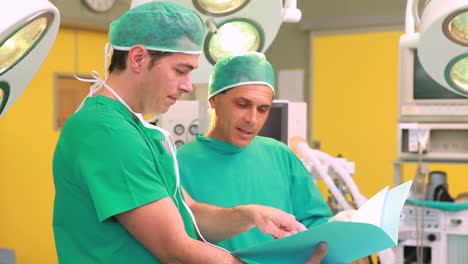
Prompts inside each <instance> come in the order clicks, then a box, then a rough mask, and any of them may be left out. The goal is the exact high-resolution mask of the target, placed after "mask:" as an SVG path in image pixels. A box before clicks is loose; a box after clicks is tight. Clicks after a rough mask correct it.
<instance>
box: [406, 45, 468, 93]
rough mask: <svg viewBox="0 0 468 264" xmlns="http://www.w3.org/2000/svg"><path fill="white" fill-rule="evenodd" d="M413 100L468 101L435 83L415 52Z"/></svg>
mask: <svg viewBox="0 0 468 264" xmlns="http://www.w3.org/2000/svg"><path fill="white" fill-rule="evenodd" d="M413 87H414V92H413V99H415V100H419V99H425V100H431V99H468V98H467V97H464V96H461V95H459V94H457V93H454V92H452V91H450V90H448V89H446V88H444V87H443V86H442V85H440V84H439V83H438V82H436V81H434V80H433V79H432V78H431V77H430V76H429V74H427V72H426V71H425V70H424V68H423V67H422V65H421V62H420V61H419V58H418V54H417V52H416V51H415V52H414V78H413Z"/></svg>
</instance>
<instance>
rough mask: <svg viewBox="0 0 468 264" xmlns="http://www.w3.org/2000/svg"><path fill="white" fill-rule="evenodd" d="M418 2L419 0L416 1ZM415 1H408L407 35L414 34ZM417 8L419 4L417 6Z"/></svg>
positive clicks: (406, 14)
mask: <svg viewBox="0 0 468 264" xmlns="http://www.w3.org/2000/svg"><path fill="white" fill-rule="evenodd" d="M414 1H417V0H414ZM414 1H413V0H408V2H406V12H405V34H413V33H414V14H413V6H414ZM416 6H417V4H416Z"/></svg>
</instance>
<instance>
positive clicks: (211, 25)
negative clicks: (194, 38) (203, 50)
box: [205, 17, 218, 34]
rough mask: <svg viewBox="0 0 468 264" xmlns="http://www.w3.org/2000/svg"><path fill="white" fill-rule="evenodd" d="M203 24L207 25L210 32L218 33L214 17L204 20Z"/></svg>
mask: <svg viewBox="0 0 468 264" xmlns="http://www.w3.org/2000/svg"><path fill="white" fill-rule="evenodd" d="M205 25H206V26H207V27H208V29H209V30H210V32H211V33H213V34H216V33H218V27H217V26H216V21H215V20H214V18H212V17H210V18H208V19H207V20H206V21H205Z"/></svg>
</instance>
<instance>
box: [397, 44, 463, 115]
mask: <svg viewBox="0 0 468 264" xmlns="http://www.w3.org/2000/svg"><path fill="white" fill-rule="evenodd" d="M399 93H400V94H399V96H400V98H399V100H400V102H399V121H400V122H432V123H452V122H455V123H457V122H460V123H461V122H467V121H468V97H464V96H462V95H460V94H457V93H455V92H452V91H450V90H448V89H446V88H445V87H443V86H442V85H440V84H439V83H438V82H436V81H434V80H433V79H432V78H431V77H430V76H429V75H428V74H427V72H426V71H425V70H424V68H423V67H422V66H421V63H420V61H419V58H418V54H417V51H416V50H414V49H406V48H401V49H400V84H399Z"/></svg>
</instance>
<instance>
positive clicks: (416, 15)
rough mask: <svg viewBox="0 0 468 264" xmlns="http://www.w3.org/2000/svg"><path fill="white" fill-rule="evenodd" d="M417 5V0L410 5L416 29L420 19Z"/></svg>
mask: <svg viewBox="0 0 468 264" xmlns="http://www.w3.org/2000/svg"><path fill="white" fill-rule="evenodd" d="M418 5H419V0H414V1H413V6H412V7H411V12H412V13H413V20H414V26H415V27H416V28H417V29H419V25H420V24H421V19H420V18H419V10H418Z"/></svg>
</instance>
